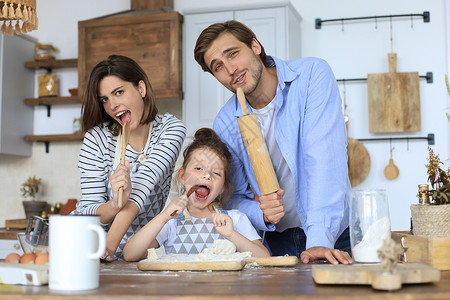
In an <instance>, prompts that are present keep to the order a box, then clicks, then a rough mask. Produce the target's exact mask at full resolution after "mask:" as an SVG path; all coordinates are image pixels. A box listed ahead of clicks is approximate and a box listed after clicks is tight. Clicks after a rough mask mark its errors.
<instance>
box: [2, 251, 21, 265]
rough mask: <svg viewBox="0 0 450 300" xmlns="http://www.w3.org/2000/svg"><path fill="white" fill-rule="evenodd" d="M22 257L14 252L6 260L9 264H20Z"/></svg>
mask: <svg viewBox="0 0 450 300" xmlns="http://www.w3.org/2000/svg"><path fill="white" fill-rule="evenodd" d="M19 260H20V255H19V254H17V253H15V252H13V253H10V254H8V256H7V257H6V258H5V262H7V263H19Z"/></svg>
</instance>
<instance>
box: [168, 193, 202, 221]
mask: <svg viewBox="0 0 450 300" xmlns="http://www.w3.org/2000/svg"><path fill="white" fill-rule="evenodd" d="M197 189H198V185H194V186H192V187H191V188H190V189H189V191H188V192H187V194H186V196H187V197H189V196H190V195H192V193H193V192H195V191H196V190H197ZM177 212H178V211H177V210H176V211H174V212H173V213H171V214H170V215H171V216H172V217H173V216H175V215H176V214H177Z"/></svg>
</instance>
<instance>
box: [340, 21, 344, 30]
mask: <svg viewBox="0 0 450 300" xmlns="http://www.w3.org/2000/svg"><path fill="white" fill-rule="evenodd" d="M341 24H342V32H344V19H341Z"/></svg>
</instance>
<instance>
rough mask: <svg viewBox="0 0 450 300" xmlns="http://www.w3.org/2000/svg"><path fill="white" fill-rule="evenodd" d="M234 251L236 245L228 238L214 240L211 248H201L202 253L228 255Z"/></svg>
mask: <svg viewBox="0 0 450 300" xmlns="http://www.w3.org/2000/svg"><path fill="white" fill-rule="evenodd" d="M235 252H236V246H235V245H234V244H233V243H232V242H230V241H229V240H225V239H224V240H215V241H214V242H213V244H212V246H211V248H205V249H203V251H202V253H211V254H220V255H229V254H233V253H235Z"/></svg>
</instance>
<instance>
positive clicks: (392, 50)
mask: <svg viewBox="0 0 450 300" xmlns="http://www.w3.org/2000/svg"><path fill="white" fill-rule="evenodd" d="M389 22H390V32H391V37H390V41H391V53H394V43H393V38H392V16H390V17H389Z"/></svg>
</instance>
